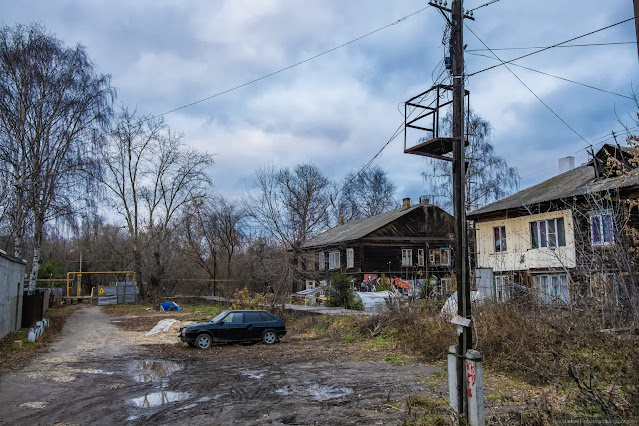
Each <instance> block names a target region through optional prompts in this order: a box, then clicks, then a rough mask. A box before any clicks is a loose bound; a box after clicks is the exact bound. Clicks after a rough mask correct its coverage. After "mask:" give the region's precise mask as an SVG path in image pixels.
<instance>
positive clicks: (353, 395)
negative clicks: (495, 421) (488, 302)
mask: <svg viewBox="0 0 639 426" xmlns="http://www.w3.org/2000/svg"><path fill="white" fill-rule="evenodd" d="M109 312H111V313H109ZM164 318H176V319H178V320H185V319H187V316H186V315H185V314H182V313H174V312H170V313H168V312H166V313H165V312H157V311H156V312H154V311H149V312H135V313H128V314H122V313H118V314H114V313H113V311H110V310H109V308H106V309H105V308H102V307H97V306H81V307H79V308H78V309H76V310H75V311H74V312H73V313H72V314H71V315H70V316H69V317H68V318H67V320H66V323H65V325H64V327H63V329H62V331H61V332H60V334H58V335H57V336H56V338H55V339H52V340H53V341H52V343H51V344H50V345H49V347H48V351H47V352H45V353H42V354H39V355H37V357H36V358H35V359H33V360H32V361H31V362H29V363H27V364H26V366H25V367H23V368H20V369H17V370H15V371H12V372H5V373H3V374H2V375H1V376H0V389H1V392H0V424H28V425H36V424H43V425H49V424H59V425H71V424H81V425H84V424H104V425H112V424H169V423H171V424H174V423H177V424H186V423H188V424H190V425H200V424H202V425H204V424H206V425H209V424H233V423H238V424H249V425H250V424H322V425H325V424H331V425H340V424H366V425H370V424H402V423H404V422H405V421H407V420H410V419H412V418H414V417H415V416H417V415H419V416H423V414H424V412H427V413H430V414H434V415H435V417H438V416H440V415H442V416H444V418H446V417H448V414H447V403H446V400H447V397H446V396H447V383H446V372H445V369H444V366H443V365H427V364H423V363H420V362H418V361H417V360H415V359H411V358H409V357H406V356H404V355H402V354H399V353H396V352H394V351H393V349H392V348H388V347H384V348H378V347H365V346H362V345H353V344H349V343H348V342H347V341H345V340H344V339H340V338H339V337H337V338H330V337H328V335H321V334H320V335H317V336H314V335H313V333H307V332H306V330H299V329H296V328H295V327H293V328H292V330H291V331H290V333H289V335H287V336H286V337H285V338H284V339H283V340H282V342H281V343H279V344H276V345H271V346H267V345H263V344H254V345H229V346H218V347H215V348H213V349H211V350H207V351H200V350H197V349H192V348H190V347H188V346H187V345H185V344H182V343H181V342H179V340H178V339H177V336H176V335H175V330H170V331H169V332H168V333H160V334H158V335H156V336H146V335H145V334H146V332H147V331H148V330H150V329H151V328H152V327H153V326H154V325H155V324H157V322H158V321H159V320H161V319H164ZM178 324H179V323H178ZM178 324H176V325H178ZM545 392H546V391H545V390H531V389H526V390H525V392H523V391H522V390H521V389H519V388H518V385H517V384H516V383H513V382H512V381H510V380H509V379H506V378H499V377H496V376H494V377H491V378H490V379H488V380H487V385H486V394H487V395H490V397H489V398H488V399H487V405H488V410H489V417H490V416H491V415H496V414H497V415H499V417H500V423H501V424H505V423H503V422H502V421H501V419H504V418H508V417H511V415H510V414H509V412H512V417H511V418H512V419H513V420H514V419H516V420H517V422H516V423H517V424H519V419H520V413H521V412H522V411H523V410H535V404H536V402H535V400H537V399H539V398H546V393H545ZM504 415H505V416H506V417H504ZM448 418H449V417H448ZM420 424H421V423H420ZM427 424H430V423H427Z"/></svg>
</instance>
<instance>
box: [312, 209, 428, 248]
mask: <svg viewBox="0 0 639 426" xmlns="http://www.w3.org/2000/svg"><path fill="white" fill-rule="evenodd" d="M424 206H425V204H415V205H414V206H411V207H409V208H407V209H405V210H402V209H401V208H399V209H397V210H391V211H389V212H386V213H382V214H378V215H375V216H371V217H367V218H364V219H358V220H352V221H349V222H346V223H345V224H344V225H338V226H336V227H335V228H332V229H329V230H328V231H326V232H323V233H321V234H319V235H317V236H315V237H313V238H311V239H310V240H308V241H306V242H305V243H304V244H302V248H311V247H320V246H327V245H331V244H336V243H345V242H347V241H353V240H359V239H360V238H363V237H365V236H366V235H368V234H370V233H371V232H373V231H375V230H377V229H379V228H381V227H382V226H384V225H387V224H389V223H391V222H392V221H394V220H396V219H399V218H400V217H402V216H404V215H406V214H408V213H410V212H412V211H414V210H415V209H417V208H420V207H424Z"/></svg>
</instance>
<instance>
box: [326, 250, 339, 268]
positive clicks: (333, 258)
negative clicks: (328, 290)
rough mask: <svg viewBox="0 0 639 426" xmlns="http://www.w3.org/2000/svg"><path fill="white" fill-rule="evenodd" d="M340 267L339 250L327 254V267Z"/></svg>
mask: <svg viewBox="0 0 639 426" xmlns="http://www.w3.org/2000/svg"><path fill="white" fill-rule="evenodd" d="M339 267H340V253H339V251H332V252H330V253H329V254H328V269H339Z"/></svg>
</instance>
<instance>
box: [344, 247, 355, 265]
mask: <svg viewBox="0 0 639 426" xmlns="http://www.w3.org/2000/svg"><path fill="white" fill-rule="evenodd" d="M354 265H355V250H353V249H352V248H347V249H346V267H347V268H353V267H354Z"/></svg>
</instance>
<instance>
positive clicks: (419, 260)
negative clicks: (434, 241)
mask: <svg viewBox="0 0 639 426" xmlns="http://www.w3.org/2000/svg"><path fill="white" fill-rule="evenodd" d="M417 266H424V249H417Z"/></svg>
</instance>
